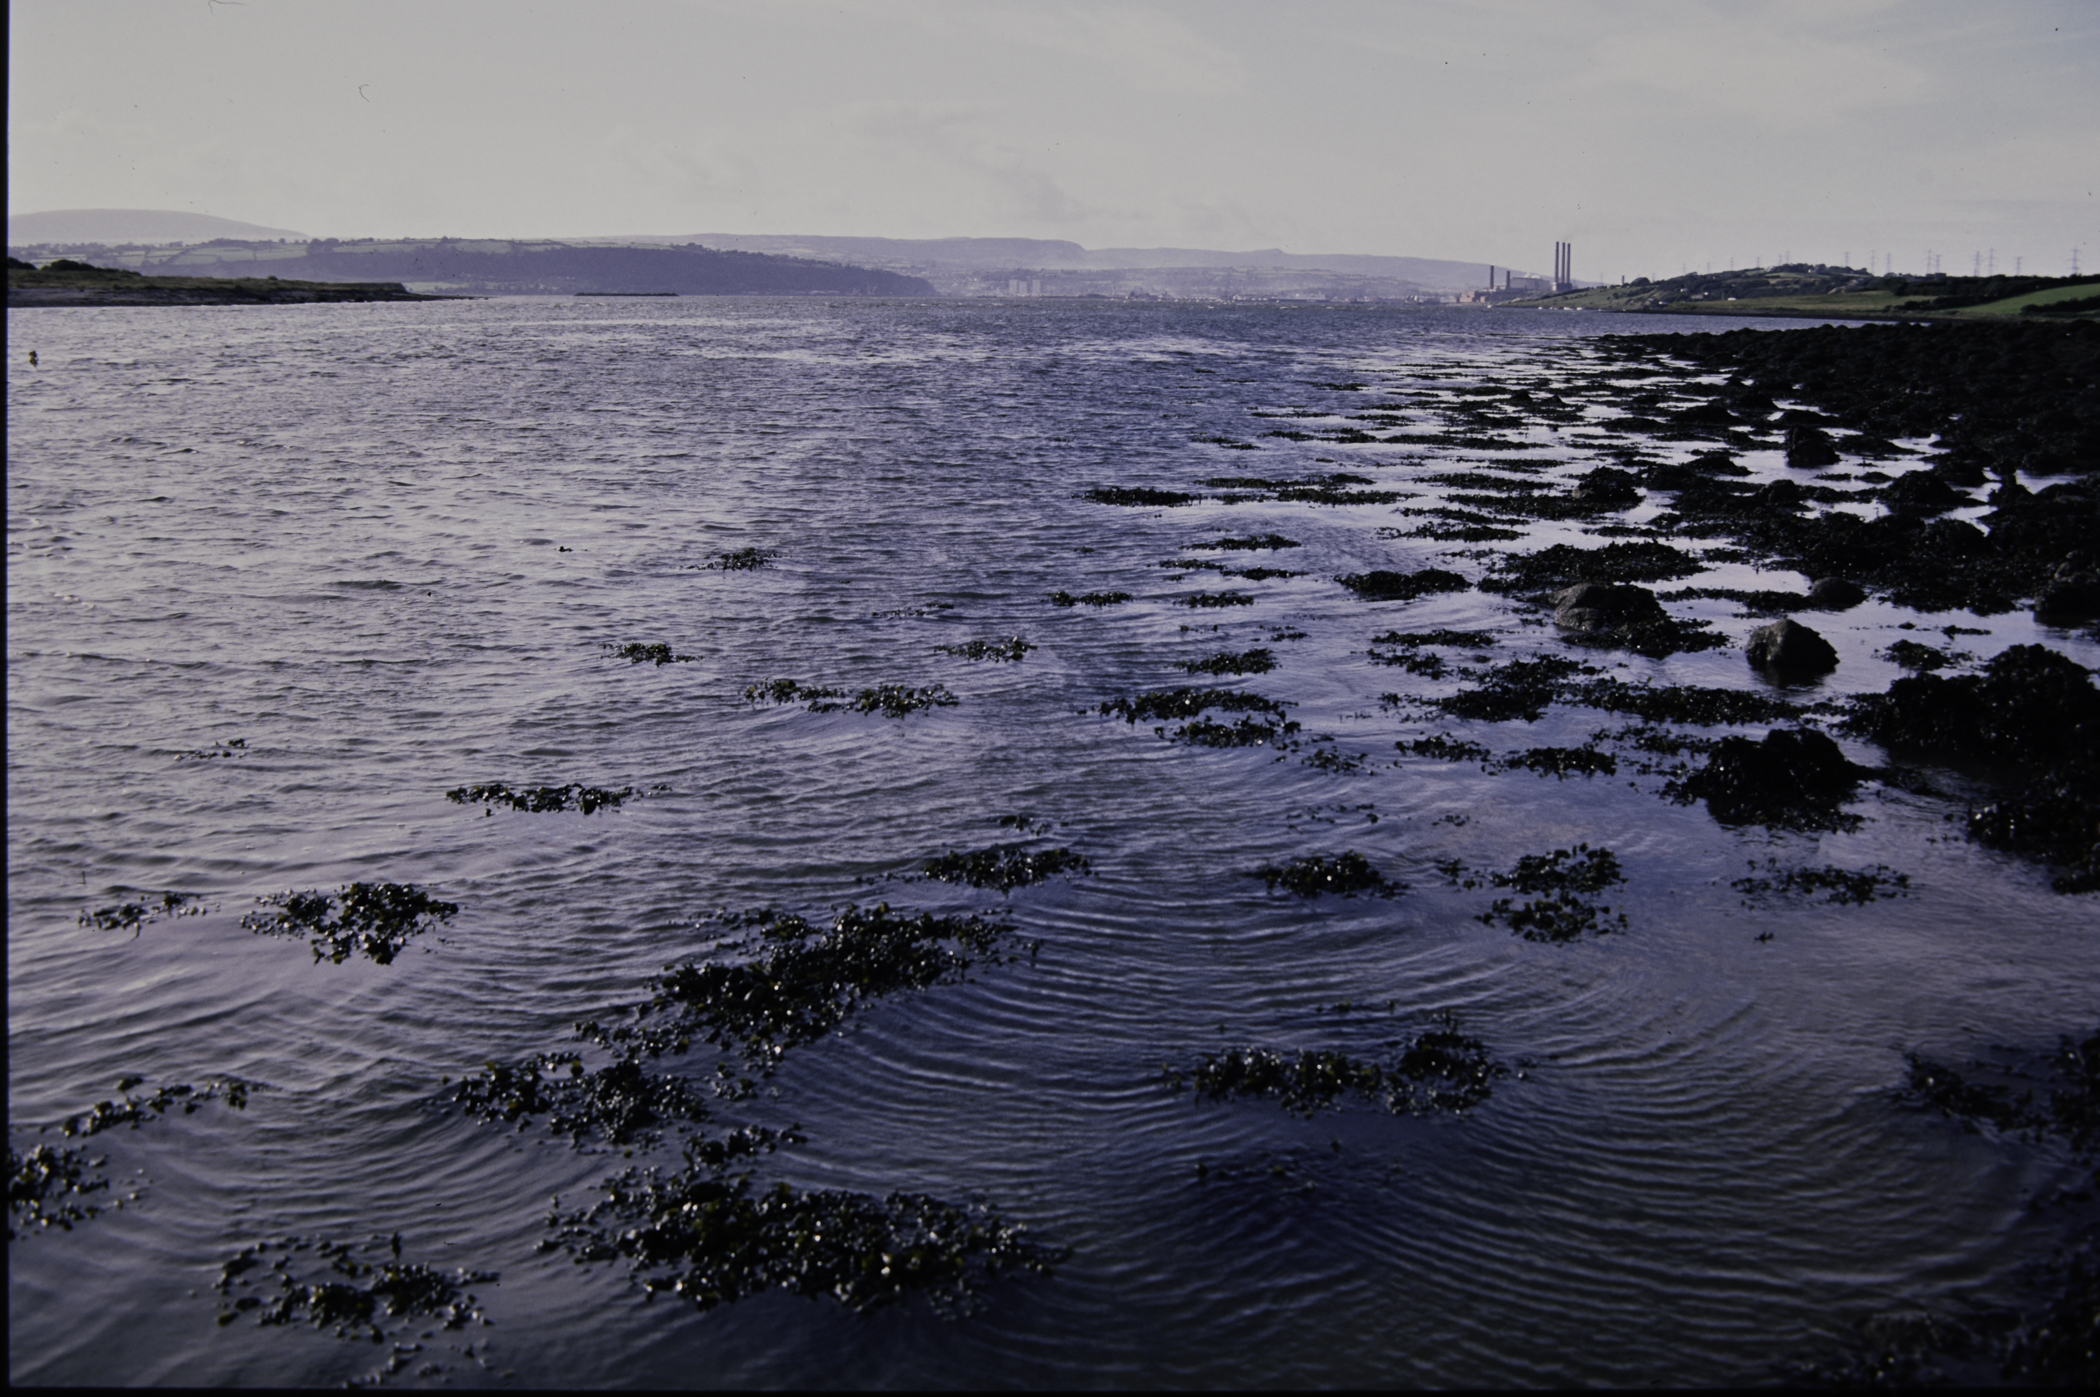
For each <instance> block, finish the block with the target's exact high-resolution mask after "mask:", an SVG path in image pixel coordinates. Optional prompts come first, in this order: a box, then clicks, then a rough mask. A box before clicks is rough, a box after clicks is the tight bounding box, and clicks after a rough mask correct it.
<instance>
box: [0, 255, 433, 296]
mask: <svg viewBox="0 0 2100 1397" xmlns="http://www.w3.org/2000/svg"><path fill="white" fill-rule="evenodd" d="M458 299H460V298H459V297H456V296H423V295H418V294H417V293H415V292H413V291H410V290H409V289H408V288H407V287H405V286H403V285H401V284H400V283H399V282H382V281H351V282H329V281H281V280H279V279H278V278H276V277H193V276H144V275H142V274H140V273H138V272H133V271H126V270H125V269H123V268H121V267H96V266H91V265H89V264H88V263H85V262H75V261H70V260H63V259H62V260H60V261H57V262H53V263H51V264H50V265H49V266H45V267H41V268H40V267H35V266H31V265H29V264H28V263H25V262H21V261H18V260H17V259H15V258H12V257H10V258H8V259H7V304H8V305H9V306H25V307H26V306H257V305H260V306H294V305H311V304H316V303H320V302H337V301H451V300H458Z"/></svg>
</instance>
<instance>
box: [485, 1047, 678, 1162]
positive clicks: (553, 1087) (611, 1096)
mask: <svg viewBox="0 0 2100 1397" xmlns="http://www.w3.org/2000/svg"><path fill="white" fill-rule="evenodd" d="M451 1099H452V1101H453V1102H454V1103H455V1104H457V1105H458V1106H460V1107H461V1108H462V1109H463V1110H464V1111H465V1112H466V1114H468V1115H470V1116H473V1117H475V1118H477V1119H479V1120H485V1121H498V1120H500V1121H506V1122H510V1123H512V1124H515V1125H517V1127H518V1128H519V1129H521V1130H523V1129H525V1128H527V1127H529V1126H530V1125H531V1124H532V1118H533V1117H534V1116H544V1117H545V1118H546V1120H547V1125H548V1127H549V1128H550V1129H552V1130H553V1131H554V1133H555V1134H557V1135H567V1136H570V1137H571V1138H573V1139H574V1140H575V1141H576V1142H577V1143H578V1144H581V1143H582V1142H583V1140H584V1139H585V1137H587V1136H589V1135H593V1134H595V1135H598V1136H600V1137H602V1138H604V1139H606V1140H610V1141H611V1142H613V1143H614V1144H626V1143H628V1142H629V1141H631V1140H636V1139H642V1140H653V1139H654V1138H656V1135H657V1133H658V1132H659V1130H660V1129H661V1128H662V1127H663V1126H665V1125H668V1124H669V1123H671V1122H673V1121H695V1122H698V1121H705V1120H706V1119H707V1106H706V1103H705V1102H704V1101H703V1100H702V1098H701V1097H700V1096H699V1095H698V1094H697V1093H696V1092H694V1091H693V1089H692V1088H691V1087H690V1086H688V1085H687V1084H686V1083H685V1082H684V1081H682V1080H681V1079H679V1078H677V1077H671V1076H666V1075H662V1074H659V1073H653V1072H646V1071H644V1070H643V1069H642V1066H641V1064H640V1063H639V1062H638V1061H636V1060H635V1059H633V1058H621V1059H619V1060H618V1061H616V1062H614V1063H612V1064H611V1065H610V1066H607V1067H601V1068H599V1069H598V1070H596V1071H585V1070H584V1066H583V1058H582V1056H581V1055H580V1054H577V1053H572V1052H561V1053H536V1054H534V1055H533V1056H531V1057H528V1058H526V1059H524V1060H523V1061H521V1062H517V1063H499V1062H491V1063H487V1064H485V1065H484V1067H483V1069H482V1071H481V1072H480V1073H479V1074H478V1075H475V1076H471V1077H468V1078H466V1079H464V1080H463V1081H461V1082H460V1083H459V1085H458V1086H456V1087H454V1088H453V1090H452V1098H451Z"/></svg>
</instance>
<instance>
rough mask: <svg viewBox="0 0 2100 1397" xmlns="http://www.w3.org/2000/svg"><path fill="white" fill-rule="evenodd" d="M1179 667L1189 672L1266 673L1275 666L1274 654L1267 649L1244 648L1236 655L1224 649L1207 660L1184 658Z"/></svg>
mask: <svg viewBox="0 0 2100 1397" xmlns="http://www.w3.org/2000/svg"><path fill="white" fill-rule="evenodd" d="M1181 667H1182V668H1183V669H1184V670H1186V671H1187V672H1188V673H1190V674H1267V673H1268V672H1269V671H1270V670H1272V669H1274V668H1276V656H1275V653H1274V652H1273V651H1269V650H1245V651H1242V652H1240V653H1239V654H1237V655H1235V654H1233V653H1232V652H1230V651H1226V652H1224V653H1222V654H1217V655H1212V656H1211V657H1210V658H1209V659H1207V660H1184V661H1182V663H1181Z"/></svg>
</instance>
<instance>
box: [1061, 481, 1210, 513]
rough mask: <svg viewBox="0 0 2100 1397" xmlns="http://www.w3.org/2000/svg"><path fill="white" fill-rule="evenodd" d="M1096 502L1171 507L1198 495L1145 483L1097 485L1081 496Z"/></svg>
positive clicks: (1192, 500)
mask: <svg viewBox="0 0 2100 1397" xmlns="http://www.w3.org/2000/svg"><path fill="white" fill-rule="evenodd" d="M1079 498H1080V499H1082V500H1092V501H1093V502H1094V503H1095V504H1116V505H1124V506H1127V507H1131V508H1140V507H1146V506H1156V507H1171V506H1174V505H1183V504H1192V503H1194V502H1195V499H1196V497H1195V496H1194V495H1191V494H1188V493H1186V492H1184V491H1181V490H1154V489H1152V488H1150V487H1149V486H1143V485H1096V486H1095V487H1094V488H1093V489H1091V490H1088V491H1085V492H1084V493H1082V494H1081V495H1080V496H1079Z"/></svg>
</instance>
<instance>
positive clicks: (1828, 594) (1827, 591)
mask: <svg viewBox="0 0 2100 1397" xmlns="http://www.w3.org/2000/svg"><path fill="white" fill-rule="evenodd" d="M1866 599H1867V589H1866V588H1864V587H1862V586H1860V585H1859V584H1858V583H1857V582H1854V581H1852V580H1851V579H1850V578H1847V577H1819V578H1817V579H1816V580H1815V581H1813V582H1811V583H1809V584H1808V609H1809V610H1810V611H1850V610H1851V609H1852V608H1853V607H1855V606H1858V605H1859V604H1860V603H1861V602H1863V601H1865V600H1866Z"/></svg>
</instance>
